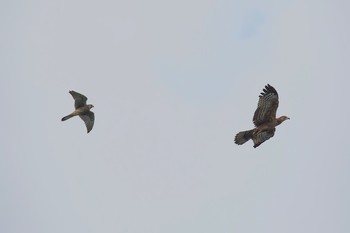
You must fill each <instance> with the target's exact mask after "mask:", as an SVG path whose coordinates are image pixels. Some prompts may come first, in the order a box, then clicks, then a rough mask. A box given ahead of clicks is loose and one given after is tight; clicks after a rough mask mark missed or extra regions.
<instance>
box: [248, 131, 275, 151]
mask: <svg viewBox="0 0 350 233" xmlns="http://www.w3.org/2000/svg"><path fill="white" fill-rule="evenodd" d="M275 131H276V128H273V130H270V131H263V132H260V133H258V134H257V135H255V136H253V138H252V139H253V142H254V148H256V147H258V146H260V144H261V143H263V142H265V141H266V140H269V139H270V138H272V137H273V135H275Z"/></svg>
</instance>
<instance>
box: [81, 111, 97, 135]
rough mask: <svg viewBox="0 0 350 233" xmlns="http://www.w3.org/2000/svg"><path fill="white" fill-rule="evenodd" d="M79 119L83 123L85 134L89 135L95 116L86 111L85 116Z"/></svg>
mask: <svg viewBox="0 0 350 233" xmlns="http://www.w3.org/2000/svg"><path fill="white" fill-rule="evenodd" d="M79 117H80V118H81V119H82V120H83V121H84V122H85V125H86V129H87V132H88V133H89V132H90V131H91V130H92V127H93V126H94V122H95V114H94V113H93V112H91V111H88V112H87V113H86V114H82V115H79Z"/></svg>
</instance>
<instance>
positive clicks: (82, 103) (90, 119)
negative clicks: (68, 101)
mask: <svg viewBox="0 0 350 233" xmlns="http://www.w3.org/2000/svg"><path fill="white" fill-rule="evenodd" d="M69 93H70V94H71V95H72V96H73V99H74V107H75V111H74V112H72V113H71V114H69V115H68V116H65V117H63V118H62V121H65V120H68V119H69V118H72V117H74V116H79V117H80V118H81V119H82V120H83V121H84V122H85V125H86V129H87V132H88V133H89V132H90V131H91V130H92V127H93V126H94V122H95V114H94V113H93V112H91V111H90V109H91V108H93V107H94V106H93V105H92V104H86V101H87V98H86V96H84V95H82V94H79V93H78V92H75V91H69Z"/></svg>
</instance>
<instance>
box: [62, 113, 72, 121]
mask: <svg viewBox="0 0 350 233" xmlns="http://www.w3.org/2000/svg"><path fill="white" fill-rule="evenodd" d="M72 117H74V115H73V114H69V115H68V116H65V117H63V118H62V119H61V121H65V120H68V119H69V118H72Z"/></svg>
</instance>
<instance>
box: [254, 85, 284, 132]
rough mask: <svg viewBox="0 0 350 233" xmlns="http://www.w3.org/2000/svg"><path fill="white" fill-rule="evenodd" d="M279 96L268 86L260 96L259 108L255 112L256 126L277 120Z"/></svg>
mask: <svg viewBox="0 0 350 233" xmlns="http://www.w3.org/2000/svg"><path fill="white" fill-rule="evenodd" d="M277 108H278V94H277V91H276V89H275V88H273V87H272V86H270V85H269V84H267V85H266V86H265V88H264V89H263V92H261V94H260V95H259V102H258V107H257V109H256V110H255V113H254V117H253V122H254V125H255V126H259V125H262V124H264V123H267V122H270V121H272V120H273V119H275V118H276V111H277Z"/></svg>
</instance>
